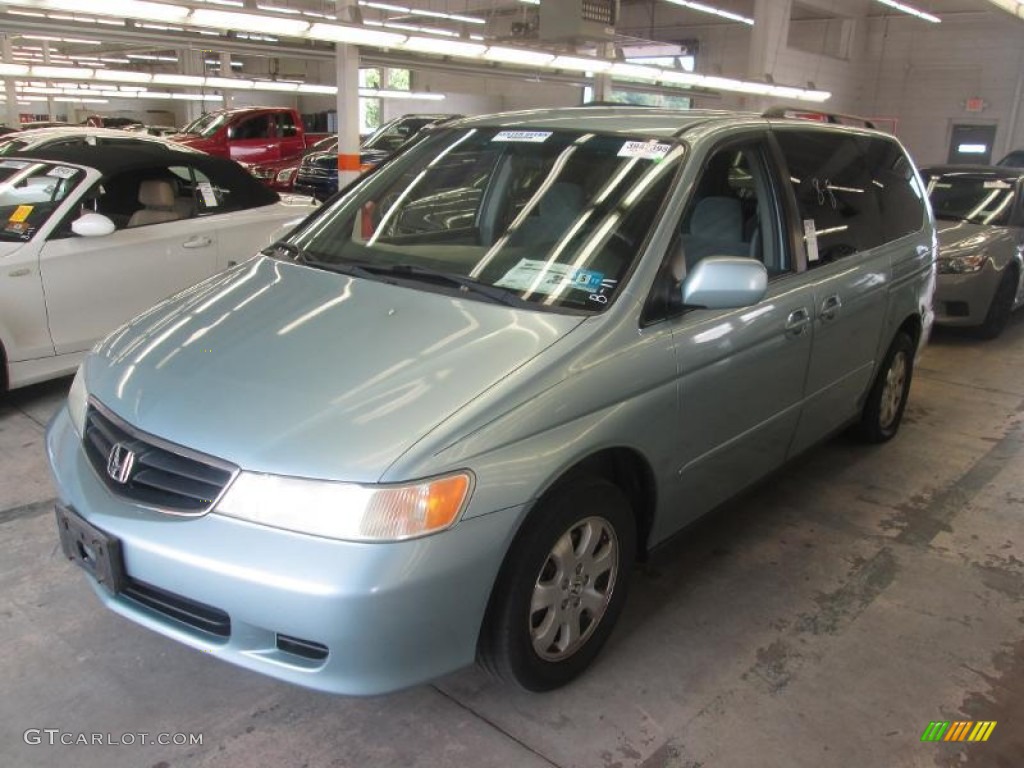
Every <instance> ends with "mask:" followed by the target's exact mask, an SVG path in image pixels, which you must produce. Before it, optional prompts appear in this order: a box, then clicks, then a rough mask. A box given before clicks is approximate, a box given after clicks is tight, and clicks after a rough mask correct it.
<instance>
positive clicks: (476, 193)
mask: <svg viewBox="0 0 1024 768" xmlns="http://www.w3.org/2000/svg"><path fill="white" fill-rule="evenodd" d="M682 154H683V148H682V146H681V145H677V144H674V143H658V142H651V141H645V140H632V139H630V138H628V137H624V136H619V135H616V136H611V135H597V134H593V133H579V132H570V131H529V130H515V131H508V130H501V129H498V128H472V129H458V130H456V129H449V130H443V131H440V132H439V133H437V134H435V135H433V136H430V137H429V138H428V139H426V140H425V141H423V142H422V143H420V144H418V145H417V146H415V147H413V148H411V149H409V150H408V151H406V152H404V153H402V154H401V155H399V157H398V158H397V159H396V160H395V161H393V162H392V163H390V164H388V165H386V166H384V167H382V168H381V169H380V170H379V171H377V172H375V173H372V174H370V175H368V176H366V177H365V178H364V179H363V180H362V181H361V182H360V183H358V184H357V185H355V186H354V187H353V188H352V189H351V190H350V191H349V192H348V193H347V194H345V195H343V196H342V197H340V198H339V199H338V201H337V202H335V203H334V205H332V206H331V207H330V208H329V209H327V210H326V211H325V212H324V214H323V215H321V216H318V217H315V218H314V219H313V220H311V221H310V223H309V224H308V225H307V226H306V227H305V228H304V229H302V230H300V231H299V232H298V234H297V236H296V237H294V238H293V239H292V241H291V242H292V244H293V245H295V246H297V248H298V249H299V250H300V253H301V256H302V257H303V258H304V259H305V260H306V261H307V262H311V263H318V264H319V265H320V266H323V267H324V268H331V267H332V266H335V267H337V268H339V269H341V270H342V271H343V270H344V267H345V265H359V266H363V267H372V274H373V275H375V276H378V277H380V276H381V275H385V274H386V278H387V279H408V280H411V279H413V276H414V275H417V274H418V275H420V277H422V276H423V275H424V274H425V273H427V272H429V273H431V274H433V275H434V276H435V277H436V276H438V275H439V274H440V275H447V276H454V277H455V278H458V279H459V280H460V281H461V282H462V283H463V285H465V284H466V281H467V280H471V281H473V283H474V284H475V285H477V286H485V287H488V288H490V287H493V288H497V289H501V291H499V292H503V293H504V294H507V295H508V297H509V298H511V299H514V300H515V301H517V302H520V303H522V302H532V303H534V304H536V305H537V306H546V307H557V308H575V309H583V310H590V311H597V310H600V309H602V308H603V307H604V306H605V305H607V304H608V303H609V302H610V301H611V300H613V299H614V297H615V294H616V291H617V290H618V289H619V287H620V284H621V282H622V280H623V279H624V278H625V276H626V275H627V273H628V272H629V270H630V268H631V267H632V266H633V263H634V262H635V260H636V259H637V257H638V256H639V253H640V250H641V247H642V245H643V243H644V241H645V239H646V236H647V234H648V233H649V231H650V230H651V228H652V225H653V222H654V220H655V216H656V215H657V213H658V210H659V209H660V207H661V204H662V202H663V200H664V199H665V198H666V196H667V194H668V189H669V186H670V185H671V183H672V177H673V175H674V174H673V171H674V170H675V168H677V167H678V163H679V161H680V158H681V157H682ZM364 276H365V274H364ZM381 279H385V278H381ZM424 282H425V281H424ZM479 293H480V292H477V293H475V294H474V293H467V295H470V296H474V297H479ZM489 293H490V294H494V293H495V291H490V292H489Z"/></svg>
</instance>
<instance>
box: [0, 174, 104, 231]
mask: <svg viewBox="0 0 1024 768" xmlns="http://www.w3.org/2000/svg"><path fill="white" fill-rule="evenodd" d="M84 178H85V171H83V170H82V169H80V168H73V167H71V166H68V165H55V164H53V163H43V162H36V161H29V160H0V222H4V224H3V228H2V229H0V240H5V241H10V240H30V239H31V238H32V236H33V235H34V234H35V233H36V231H37V230H38V229H39V227H41V226H42V225H43V224H45V223H46V222H47V220H48V219H49V218H50V216H52V215H53V213H54V211H56V210H57V208H58V207H59V206H60V204H61V202H62V201H63V200H64V198H66V197H67V196H68V195H69V194H70V193H71V191H72V190H74V189H75V187H77V186H78V185H79V183H80V182H81V181H82V179H84Z"/></svg>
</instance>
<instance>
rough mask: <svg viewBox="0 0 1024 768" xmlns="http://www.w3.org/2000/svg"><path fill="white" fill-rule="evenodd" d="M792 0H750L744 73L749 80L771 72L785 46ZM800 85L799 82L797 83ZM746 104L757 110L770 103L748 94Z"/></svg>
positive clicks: (758, 78) (749, 107)
mask: <svg viewBox="0 0 1024 768" xmlns="http://www.w3.org/2000/svg"><path fill="white" fill-rule="evenodd" d="M792 9H793V2H792V0H754V28H753V29H752V30H751V32H750V56H749V58H748V62H749V63H748V65H747V75H748V76H749V77H750V79H751V80H764V79H765V76H766V75H768V76H774V74H775V62H776V61H777V60H778V57H779V54H780V53H781V52H782V50H783V49H784V48H785V46H786V37H787V36H788V33H789V17H790V13H791V11H792ZM800 85H803V83H800ZM746 101H747V104H746V107H747V108H748V109H753V110H757V111H761V110H763V109H766V108H767V107H768V106H769V105H770V104H772V103H774V102H773V100H772V99H770V98H767V97H759V96H751V97H749V98H748V99H747V100H746Z"/></svg>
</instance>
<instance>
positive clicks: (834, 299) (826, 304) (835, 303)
mask: <svg viewBox="0 0 1024 768" xmlns="http://www.w3.org/2000/svg"><path fill="white" fill-rule="evenodd" d="M842 306H843V300H842V299H840V298H839V296H838V294H832V295H831V296H829V297H828V298H827V299H825V300H824V301H823V302H821V319H822V320H835V318H836V314H838V312H839V308H840V307H842Z"/></svg>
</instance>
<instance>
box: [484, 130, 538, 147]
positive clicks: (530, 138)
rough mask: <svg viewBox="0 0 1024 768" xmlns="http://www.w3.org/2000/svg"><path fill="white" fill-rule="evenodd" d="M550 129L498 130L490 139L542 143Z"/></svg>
mask: <svg viewBox="0 0 1024 768" xmlns="http://www.w3.org/2000/svg"><path fill="white" fill-rule="evenodd" d="M551 133H552V132H551V131H500V132H498V133H496V134H494V138H493V139H491V141H518V142H523V143H526V144H543V143H544V142H545V141H547V140H548V138H549V137H550V136H551Z"/></svg>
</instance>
